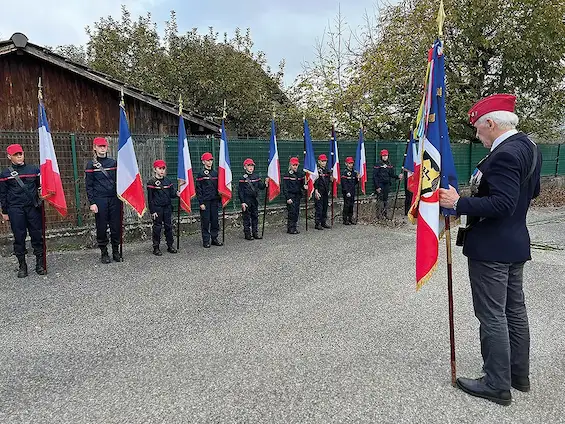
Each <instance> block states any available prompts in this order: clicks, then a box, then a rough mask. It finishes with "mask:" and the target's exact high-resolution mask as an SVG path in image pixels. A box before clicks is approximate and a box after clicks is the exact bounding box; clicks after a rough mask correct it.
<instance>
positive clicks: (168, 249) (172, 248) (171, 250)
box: [167, 246, 177, 253]
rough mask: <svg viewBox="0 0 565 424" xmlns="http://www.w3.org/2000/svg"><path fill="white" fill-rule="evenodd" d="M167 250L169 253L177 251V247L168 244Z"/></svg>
mask: <svg viewBox="0 0 565 424" xmlns="http://www.w3.org/2000/svg"><path fill="white" fill-rule="evenodd" d="M167 252H169V253H177V249H175V248H174V247H173V246H167Z"/></svg>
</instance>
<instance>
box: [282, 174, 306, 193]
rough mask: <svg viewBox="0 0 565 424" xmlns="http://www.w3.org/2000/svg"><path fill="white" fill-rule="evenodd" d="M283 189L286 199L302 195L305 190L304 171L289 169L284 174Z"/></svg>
mask: <svg viewBox="0 0 565 424" xmlns="http://www.w3.org/2000/svg"><path fill="white" fill-rule="evenodd" d="M282 189H283V194H284V198H285V199H286V200H289V199H292V198H293V197H297V196H298V197H300V196H302V191H303V190H304V172H302V171H296V172H293V171H288V172H287V173H286V174H284V176H283V184H282Z"/></svg>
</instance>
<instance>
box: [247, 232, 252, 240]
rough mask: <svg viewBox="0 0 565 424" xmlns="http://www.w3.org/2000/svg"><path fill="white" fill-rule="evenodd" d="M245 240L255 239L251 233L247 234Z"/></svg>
mask: <svg viewBox="0 0 565 424" xmlns="http://www.w3.org/2000/svg"><path fill="white" fill-rule="evenodd" d="M245 240H253V237H251V233H245Z"/></svg>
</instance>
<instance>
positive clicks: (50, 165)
mask: <svg viewBox="0 0 565 424" xmlns="http://www.w3.org/2000/svg"><path fill="white" fill-rule="evenodd" d="M38 129H39V158H40V164H41V165H40V174H39V178H40V181H41V197H42V198H44V199H45V200H47V202H49V203H50V204H51V205H52V206H53V207H54V208H55V210H56V211H57V212H59V214H60V215H61V216H67V201H66V200H65V193H64V192H63V183H62V182H61V173H60V172H59V165H58V164H57V157H56V156H55V148H54V147H53V139H52V137H51V132H50V131H49V124H48V122H47V114H46V113H45V106H43V103H42V102H41V100H40V101H39V110H38Z"/></svg>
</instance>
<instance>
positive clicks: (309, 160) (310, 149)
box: [304, 119, 318, 199]
mask: <svg viewBox="0 0 565 424" xmlns="http://www.w3.org/2000/svg"><path fill="white" fill-rule="evenodd" d="M304 150H305V151H306V155H305V156H304V172H305V173H306V181H307V183H308V190H307V193H308V199H310V197H312V193H313V192H314V182H315V181H316V180H317V179H318V165H317V163H316V156H315V155H314V146H313V145H312V137H311V136H310V127H309V126H308V121H307V120H306V119H304Z"/></svg>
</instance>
